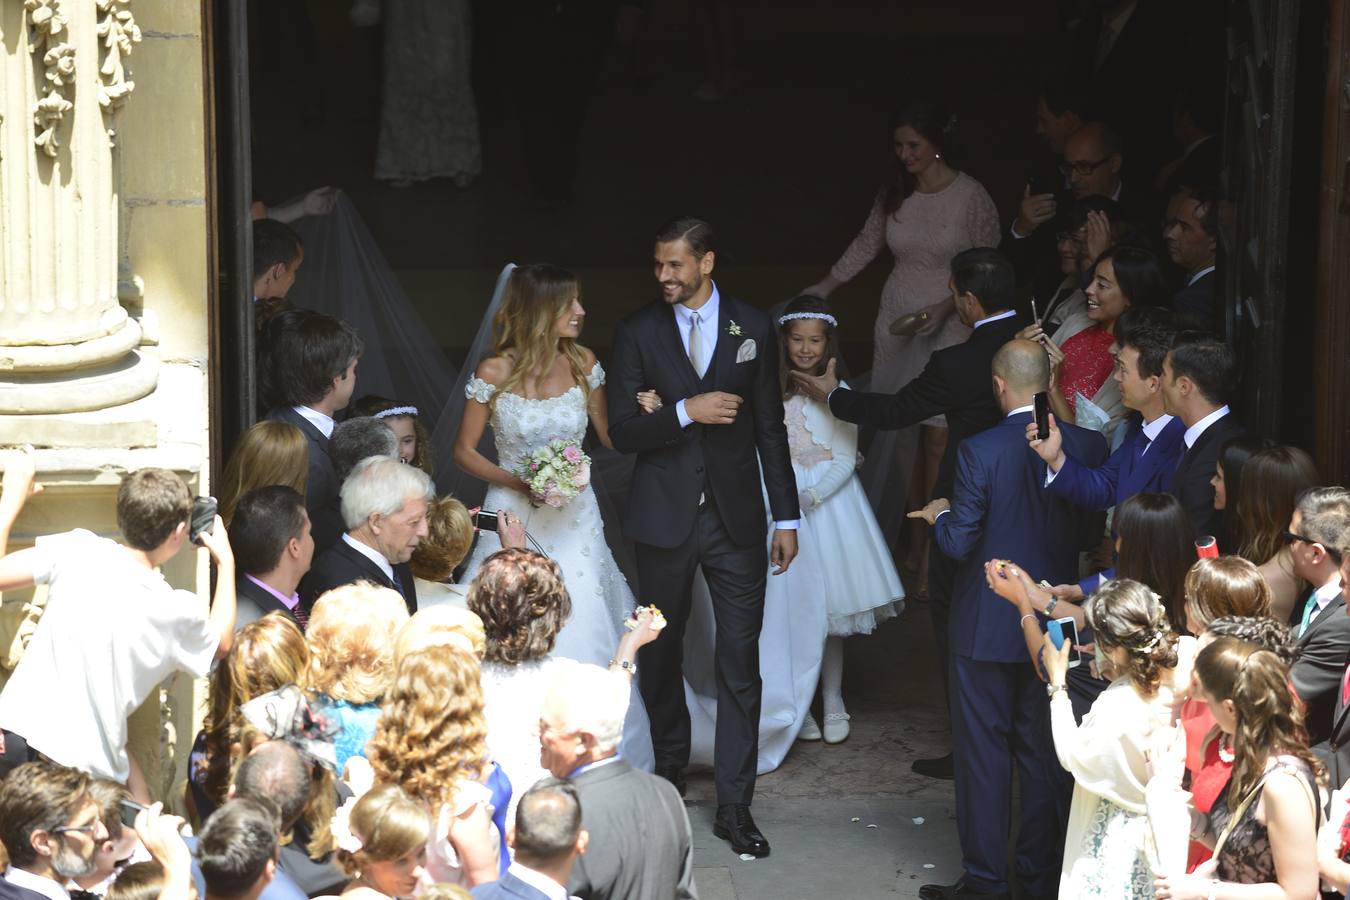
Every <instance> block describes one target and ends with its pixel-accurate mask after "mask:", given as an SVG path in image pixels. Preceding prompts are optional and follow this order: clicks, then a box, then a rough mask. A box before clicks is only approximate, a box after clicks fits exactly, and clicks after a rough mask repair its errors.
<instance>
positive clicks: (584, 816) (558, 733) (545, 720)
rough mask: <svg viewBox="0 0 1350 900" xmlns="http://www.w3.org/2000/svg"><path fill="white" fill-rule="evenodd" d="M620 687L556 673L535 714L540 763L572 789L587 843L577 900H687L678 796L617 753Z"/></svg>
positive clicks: (570, 669) (574, 668)
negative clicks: (589, 838) (589, 840)
mask: <svg viewBox="0 0 1350 900" xmlns="http://www.w3.org/2000/svg"><path fill="white" fill-rule="evenodd" d="M627 707H628V686H627V685H626V684H625V683H624V679H623V678H621V677H619V676H617V675H616V674H615V673H614V672H611V671H606V670H605V669H602V668H601V667H599V666H594V665H589V664H587V663H569V664H568V665H566V666H563V667H560V669H559V671H558V674H557V678H556V679H555V680H554V681H553V683H552V684H551V685H549V688H548V691H547V693H546V694H545V696H544V702H543V707H542V709H541V710H540V713H539V725H540V729H539V745H540V757H541V761H542V762H543V765H544V767H545V768H546V769H548V771H549V772H551V773H552V774H553V775H554V777H557V778H567V779H570V780H571V781H572V783H573V784H575V785H576V790H577V796H578V797H579V798H580V801H581V826H582V828H584V829H586V831H587V832H589V833H590V834H593V835H595V841H594V842H593V843H592V844H590V845H589V846H588V847H587V853H586V854H585V855H584V856H582V857H581V858H580V859H578V860H577V861H576V863H575V865H574V866H573V868H572V875H571V878H570V880H569V882H568V885H567V888H568V893H570V894H575V895H577V896H579V897H581V898H583V900H618V898H620V897H624V898H635V900H658V898H672V900H690V898H693V897H696V896H697V892H696V889H695V887H694V846H693V839H692V836H691V833H690V828H689V815H688V813H687V812H686V811H685V808H684V803H683V802H682V801H681V800H680V795H679V792H678V791H677V790H676V789H675V787H674V786H673V785H671V784H670V783H669V782H668V781H666V780H665V779H664V778H661V777H660V776H658V775H652V774H650V773H648V772H643V771H641V770H640V769H634V768H633V767H632V766H631V765H630V764H629V763H628V762H627V761H626V760H624V759H623V757H622V754H620V753H619V752H618V748H619V739H620V735H622V734H623V728H624V714H625V712H626V710H627Z"/></svg>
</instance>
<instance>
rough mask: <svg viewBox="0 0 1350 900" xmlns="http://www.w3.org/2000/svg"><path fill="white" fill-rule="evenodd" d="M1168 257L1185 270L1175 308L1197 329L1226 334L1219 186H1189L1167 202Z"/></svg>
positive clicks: (1174, 302) (1164, 235)
mask: <svg viewBox="0 0 1350 900" xmlns="http://www.w3.org/2000/svg"><path fill="white" fill-rule="evenodd" d="M1163 240H1165V241H1166V242H1167V254H1168V255H1169V256H1170V257H1172V262H1174V263H1176V264H1177V266H1178V267H1179V268H1180V269H1181V271H1182V276H1183V278H1184V279H1185V283H1184V285H1183V286H1182V288H1181V290H1179V291H1177V292H1176V294H1175V296H1173V298H1172V308H1173V309H1175V310H1176V311H1177V312H1178V313H1179V314H1181V315H1183V316H1186V317H1188V318H1189V319H1191V320H1192V321H1193V322H1194V323H1195V326H1196V327H1197V328H1205V329H1208V330H1211V331H1213V332H1214V333H1215V334H1223V333H1224V331H1225V323H1224V321H1223V307H1222V306H1221V305H1220V303H1219V300H1218V297H1217V291H1218V281H1219V276H1218V273H1217V271H1216V268H1215V267H1216V265H1217V258H1218V252H1219V194H1218V190H1217V185H1214V186H1209V185H1188V186H1184V187H1180V188H1178V189H1177V190H1175V191H1174V192H1173V193H1172V197H1171V199H1169V200H1168V201H1167V220H1166V224H1165V225H1164V227H1163Z"/></svg>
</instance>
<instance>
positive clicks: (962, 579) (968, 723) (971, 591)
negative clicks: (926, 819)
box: [911, 340, 1106, 900]
mask: <svg viewBox="0 0 1350 900" xmlns="http://www.w3.org/2000/svg"><path fill="white" fill-rule="evenodd" d="M992 370H993V371H992V379H993V390H994V396H995V398H996V400H997V401H998V406H999V409H1000V410H1002V412H1003V420H1002V421H1001V422H1000V423H999V424H997V425H995V426H994V427H993V428H990V429H989V430H987V431H983V432H980V433H979V434H977V435H974V436H972V437H969V438H966V440H965V441H964V442H963V443H962V444H961V448H960V450H959V451H958V452H957V464H956V481H955V487H954V488H953V493H952V497H951V500H950V502H948V500H946V499H937V500H934V501H933V502H932V503H930V504H928V505H927V506H926V507H924V508H923V509H922V510H920V511H918V512H916V513H911V516H914V517H917V518H923V519H926V520H927V521H928V522H929V523H930V524H932V525H933V537H934V539H935V541H936V542H937V545H938V547H939V548H940V549H941V550H942V552H943V553H945V554H947V555H948V556H950V557H952V558H953V559H955V560H957V572H956V587H955V591H954V594H953V597H952V609H951V621H950V627H949V643H948V653H949V659H950V663H949V666H950V668H949V677H950V684H951V705H952V709H951V713H952V746H953V748H954V750H953V754H954V756H955V760H954V762H955V771H956V823H957V830H958V832H959V833H960V836H961V853H962V857H963V860H962V864H963V867H964V869H965V874H964V876H963V877H962V879H961V880H960V881H958V882H957V884H956V885H950V886H949V885H925V886H924V887H923V888H922V889H921V890H920V892H919V896H920V897H923V898H925V900H937V898H944V900H945V898H948V897H965V896H975V895H994V896H999V895H1003V896H1007V894H1008V893H1009V887H1008V883H1009V878H1008V871H1007V868H1008V862H1007V861H1008V836H1009V827H1010V825H1011V818H1012V765H1013V763H1016V765H1017V767H1018V776H1019V777H1018V781H1019V784H1020V785H1021V792H1020V796H1021V813H1022V821H1021V825H1020V827H1019V829H1018V847H1017V866H1018V871H1017V878H1018V881H1019V882H1021V885H1022V891H1023V894H1024V895H1029V896H1032V897H1052V896H1054V895H1055V893H1056V891H1057V890H1058V886H1059V871H1060V860H1061V851H1062V849H1063V844H1064V825H1065V821H1066V818H1067V815H1068V801H1069V796H1068V789H1069V787H1070V783H1069V782H1068V781H1067V780H1066V779H1065V778H1063V777H1062V775H1061V774H1060V773H1059V764H1058V762H1057V761H1056V759H1055V752H1054V747H1053V745H1052V743H1051V739H1050V725H1049V719H1048V704H1047V703H1046V701H1045V688H1044V687H1043V685H1042V683H1041V680H1040V676H1039V674H1038V671H1037V669H1036V667H1035V666H1033V665H1032V663H1031V660H1030V659H1029V658H1028V656H1027V646H1026V642H1025V641H1024V639H1023V636H1022V627H1021V623H1020V622H1019V621H1018V612H1017V609H1016V608H1015V607H1013V606H1012V605H1011V604H1010V603H1008V602H1007V601H1006V600H1003V599H1001V598H1000V597H999V596H998V595H996V594H995V593H994V592H993V591H992V590H991V589H990V588H989V586H988V584H987V583H986V581H985V569H984V564H985V562H986V561H988V560H991V559H1004V560H1009V561H1010V562H1014V563H1016V564H1017V565H1018V566H1020V567H1022V568H1024V569H1025V570H1026V571H1027V572H1028V573H1029V574H1030V575H1031V577H1032V578H1033V579H1041V578H1045V579H1048V580H1049V581H1050V582H1052V583H1054V584H1063V583H1065V581H1064V580H1071V579H1076V578H1077V577H1078V553H1079V550H1080V549H1084V548H1083V544H1084V543H1085V542H1086V543H1094V542H1095V538H1096V536H1097V535H1100V534H1101V528H1100V525H1097V527H1096V528H1095V530H1094V528H1093V527H1092V526H1091V524H1090V523H1089V521H1088V517H1089V516H1091V515H1093V514H1091V513H1084V512H1083V511H1082V510H1079V509H1078V508H1076V507H1074V506H1073V505H1071V504H1070V503H1068V502H1067V501H1065V500H1062V499H1060V498H1059V497H1057V496H1054V495H1053V494H1051V493H1050V492H1049V491H1046V490H1044V489H1043V488H1042V485H1043V484H1044V483H1045V463H1044V462H1042V461H1041V459H1040V457H1039V456H1037V455H1036V452H1035V451H1034V450H1032V449H1031V447H1030V446H1029V445H1028V444H1027V438H1026V429H1027V425H1028V424H1029V423H1030V422H1031V421H1032V418H1033V415H1032V410H1033V402H1034V397H1035V395H1036V393H1037V392H1038V391H1044V390H1046V389H1047V387H1048V385H1049V383H1050V364H1049V361H1048V360H1047V358H1046V355H1045V351H1044V350H1043V349H1042V348H1041V347H1040V345H1038V344H1036V343H1034V342H1032V341H1021V340H1014V341H1010V342H1008V343H1006V344H1004V345H1003V346H1002V347H1001V348H999V350H998V352H997V353H996V354H995V355H994V360H993V364H992ZM1059 428H1060V432H1061V433H1062V434H1063V436H1064V442H1065V447H1066V448H1067V447H1069V446H1072V447H1073V449H1072V450H1071V451H1066V452H1071V453H1073V454H1074V455H1075V456H1078V455H1079V454H1081V455H1082V456H1081V458H1083V459H1085V460H1092V462H1091V463H1090V465H1093V466H1097V465H1101V463H1103V462H1104V461H1105V460H1106V441H1105V440H1104V439H1103V438H1102V436H1101V435H1100V434H1098V433H1097V432H1095V431H1088V430H1086V429H1083V428H1079V427H1077V426H1075V425H1070V424H1068V423H1060V424H1059ZM1098 521H1099V520H1098ZM1056 579H1064V580H1059V581H1057V580H1056Z"/></svg>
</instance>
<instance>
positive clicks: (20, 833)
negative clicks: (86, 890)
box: [0, 761, 108, 900]
mask: <svg viewBox="0 0 1350 900" xmlns="http://www.w3.org/2000/svg"><path fill="white" fill-rule="evenodd" d="M107 839H108V830H107V829H106V828H104V827H103V822H102V821H101V820H100V819H99V808H98V804H97V803H95V802H94V798H93V797H91V796H90V795H89V777H88V776H87V775H85V774H84V773H82V772H79V771H76V770H75V769H70V768H66V767H65V766H59V765H56V764H54V763H50V762H46V761H38V762H28V763H24V764H23V765H21V766H19V767H17V768H16V769H14V771H12V772H10V773H9V775H8V776H6V777H5V778H4V780H0V845H3V846H4V849H5V855H6V856H7V857H8V862H9V865H8V866H7V867H6V868H5V870H4V872H3V874H0V897H3V898H4V900H57V898H65V897H66V896H67V893H66V889H65V885H66V883H67V882H68V881H69V880H70V879H72V878H79V877H82V876H85V875H88V874H89V873H90V872H92V871H93V869H94V854H95V853H96V852H97V850H98V847H99V845H100V844H102V843H103V842H104V841H106V840H107Z"/></svg>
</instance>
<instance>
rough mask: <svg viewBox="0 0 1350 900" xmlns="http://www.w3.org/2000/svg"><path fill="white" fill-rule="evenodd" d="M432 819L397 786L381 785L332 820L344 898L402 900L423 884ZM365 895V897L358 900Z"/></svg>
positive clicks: (347, 806) (349, 801) (343, 809)
mask: <svg viewBox="0 0 1350 900" xmlns="http://www.w3.org/2000/svg"><path fill="white" fill-rule="evenodd" d="M430 836H431V815H430V813H428V812H427V808H426V807H425V806H424V805H422V804H421V803H419V802H418V801H416V800H414V799H413V798H411V797H409V796H408V795H407V794H406V793H404V791H403V789H402V788H400V787H399V786H398V785H396V784H379V785H376V786H375V787H373V788H371V789H370V790H369V791H367V792H366V793H365V794H363V795H362V796H361V798H360V799H356V798H352V799H350V800H348V801H347V802H346V803H345V804H343V806H342V808H341V809H339V810H338V811H337V813H336V814H335V815H334V816H333V843H334V846H335V848H336V851H337V853H336V857H337V864H338V866H339V867H340V868H341V869H342V871H343V872H344V873H346V874H347V876H348V877H350V878H351V879H352V880H351V882H350V883H349V884H348V885H347V887H346V888H344V889H343V891H342V895H341V896H343V897H347V898H348V900H376V898H377V897H386V898H389V900H406V898H411V897H412V896H413V895H414V894H416V893H417V892H418V888H419V887H421V886H422V884H423V883H424V882H425V875H426V863H427V839H428V838H429V837H430ZM362 895H364V897H363V896H362Z"/></svg>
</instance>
